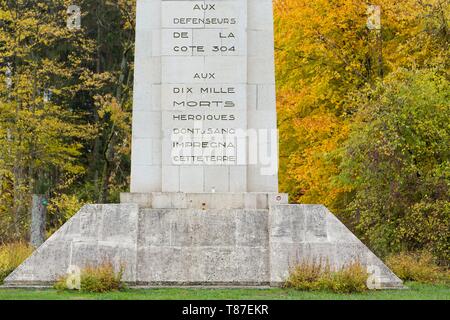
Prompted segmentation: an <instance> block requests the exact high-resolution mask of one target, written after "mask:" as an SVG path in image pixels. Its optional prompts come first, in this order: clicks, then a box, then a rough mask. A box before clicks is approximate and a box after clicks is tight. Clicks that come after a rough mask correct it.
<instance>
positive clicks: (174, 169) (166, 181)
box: [162, 165, 180, 192]
mask: <svg viewBox="0 0 450 320" xmlns="http://www.w3.org/2000/svg"><path fill="white" fill-rule="evenodd" d="M162 176H163V178H162V191H163V192H180V167H179V166H166V165H164V166H163V167H162Z"/></svg>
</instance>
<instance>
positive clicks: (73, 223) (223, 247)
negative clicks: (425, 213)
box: [5, 204, 401, 288]
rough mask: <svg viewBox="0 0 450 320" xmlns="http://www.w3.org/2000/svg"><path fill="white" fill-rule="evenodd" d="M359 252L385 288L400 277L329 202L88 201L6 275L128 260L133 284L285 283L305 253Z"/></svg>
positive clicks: (47, 280)
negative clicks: (188, 205)
mask: <svg viewBox="0 0 450 320" xmlns="http://www.w3.org/2000/svg"><path fill="white" fill-rule="evenodd" d="M321 258H322V259H326V261H328V262H329V263H330V264H331V265H332V266H334V267H340V266H342V265H344V264H346V263H349V262H352V261H354V260H356V259H357V260H359V261H360V262H361V263H363V264H364V265H367V266H368V267H370V268H371V270H375V271H377V272H376V274H375V276H376V279H378V283H379V287H380V288H395V287H399V286H401V281H400V280H399V279H398V278H397V277H396V276H395V275H394V274H393V273H392V272H391V271H390V270H389V269H388V268H387V267H386V266H385V265H384V264H383V263H382V262H381V261H380V260H379V259H378V258H377V257H376V256H375V255H374V254H373V253H371V252H370V250H369V249H367V247H365V246H364V245H363V244H362V243H361V242H360V241H359V240H358V239H357V238H356V237H355V236H354V235H353V234H352V233H351V232H350V231H349V230H348V229H347V228H346V227H345V226H344V225H343V224H342V223H340V222H339V220H337V219H336V218H335V217H334V216H333V215H332V214H331V213H330V212H329V211H328V210H327V209H326V208H325V207H323V206H301V205H273V206H271V207H270V209H243V208H242V209H206V210H203V209H201V208H198V209H194V208H192V209H151V208H142V207H139V206H138V205H136V204H122V205H92V206H86V207H84V208H83V209H82V210H81V211H80V212H79V213H78V214H77V215H75V216H74V217H73V218H72V219H71V220H70V221H69V222H67V223H66V224H65V225H64V226H63V227H62V228H61V229H60V230H59V231H58V232H57V233H55V234H54V235H53V236H52V237H51V238H50V239H49V240H47V242H46V243H45V244H44V245H42V246H41V247H40V248H39V249H38V250H37V251H36V252H35V253H34V254H33V255H32V256H31V257H30V258H29V259H28V260H27V261H25V262H24V263H23V264H22V265H21V266H20V267H19V268H18V269H17V270H15V271H14V272H13V273H12V274H11V275H10V276H9V277H8V278H7V279H6V280H5V284H6V285H10V286H13V285H43V284H52V283H54V282H55V281H56V280H57V278H58V277H59V276H61V275H64V274H65V273H66V272H67V270H68V268H69V267H70V266H77V267H80V268H82V267H84V266H86V265H92V264H94V265H95V264H100V263H102V262H106V261H110V262H112V263H114V264H115V265H116V266H117V267H119V266H120V264H125V266H126V272H125V275H124V280H125V281H126V282H128V283H129V284H131V285H139V286H167V285H180V286H181V285H183V286H190V285H215V286H224V285H226V286H267V285H269V284H270V285H273V286H279V285H281V284H282V283H283V281H284V280H285V279H286V277H287V275H288V273H289V269H290V267H292V266H294V265H295V264H296V263H298V262H300V261H304V260H306V259H321Z"/></svg>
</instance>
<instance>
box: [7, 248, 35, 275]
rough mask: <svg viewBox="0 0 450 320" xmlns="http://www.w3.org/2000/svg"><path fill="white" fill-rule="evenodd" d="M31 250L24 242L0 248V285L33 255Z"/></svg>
mask: <svg viewBox="0 0 450 320" xmlns="http://www.w3.org/2000/svg"><path fill="white" fill-rule="evenodd" d="M33 250H34V249H33V248H32V247H31V246H29V245H28V244H26V243H24V242H16V243H10V244H5V245H2V246H0V284H2V283H3V280H4V279H5V278H6V277H7V276H8V275H9V274H10V273H11V272H13V271H14V270H15V269H16V268H17V267H18V266H19V265H21V264H22V262H23V261H25V259H27V258H28V257H29V256H30V255H31V254H32V253H33Z"/></svg>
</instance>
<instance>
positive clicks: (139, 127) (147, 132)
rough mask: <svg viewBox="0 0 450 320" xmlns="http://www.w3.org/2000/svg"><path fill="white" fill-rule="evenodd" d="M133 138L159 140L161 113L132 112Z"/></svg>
mask: <svg viewBox="0 0 450 320" xmlns="http://www.w3.org/2000/svg"><path fill="white" fill-rule="evenodd" d="M133 137H134V138H161V112H158V111H150V112H146V111H134V112H133Z"/></svg>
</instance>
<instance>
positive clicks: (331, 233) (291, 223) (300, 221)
mask: <svg viewBox="0 0 450 320" xmlns="http://www.w3.org/2000/svg"><path fill="white" fill-rule="evenodd" d="M269 239H270V249H269V251H270V270H271V275H270V276H271V278H270V282H271V284H272V285H274V286H276V285H280V284H282V283H283V282H284V280H285V279H286V277H287V276H288V273H289V270H290V269H291V268H292V267H294V266H295V265H296V264H298V263H300V262H323V263H328V264H329V265H330V266H331V267H333V268H334V269H339V268H341V267H343V266H345V265H348V264H349V263H352V262H360V263H361V264H362V265H364V266H366V267H367V268H368V271H369V273H370V274H372V275H373V276H372V277H371V278H372V279H373V282H372V285H373V286H374V288H377V289H388V288H401V287H403V284H402V281H401V280H400V279H399V278H398V277H397V276H396V275H395V274H394V273H393V272H392V271H390V270H389V268H387V267H386V265H385V264H384V263H383V262H382V261H381V260H380V259H379V258H377V257H376V256H375V255H374V254H373V253H372V252H371V251H370V250H369V248H367V247H366V246H365V245H364V244H363V243H362V242H361V241H360V240H359V239H358V238H357V237H356V236H355V235H354V234H353V233H352V232H351V231H350V230H348V229H347V227H345V225H344V224H343V223H341V222H340V221H339V220H338V219H337V218H336V217H335V216H334V215H333V214H332V213H331V212H330V211H329V210H328V209H327V208H326V207H325V206H322V205H276V206H272V207H271V211H270V215H269Z"/></svg>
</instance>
